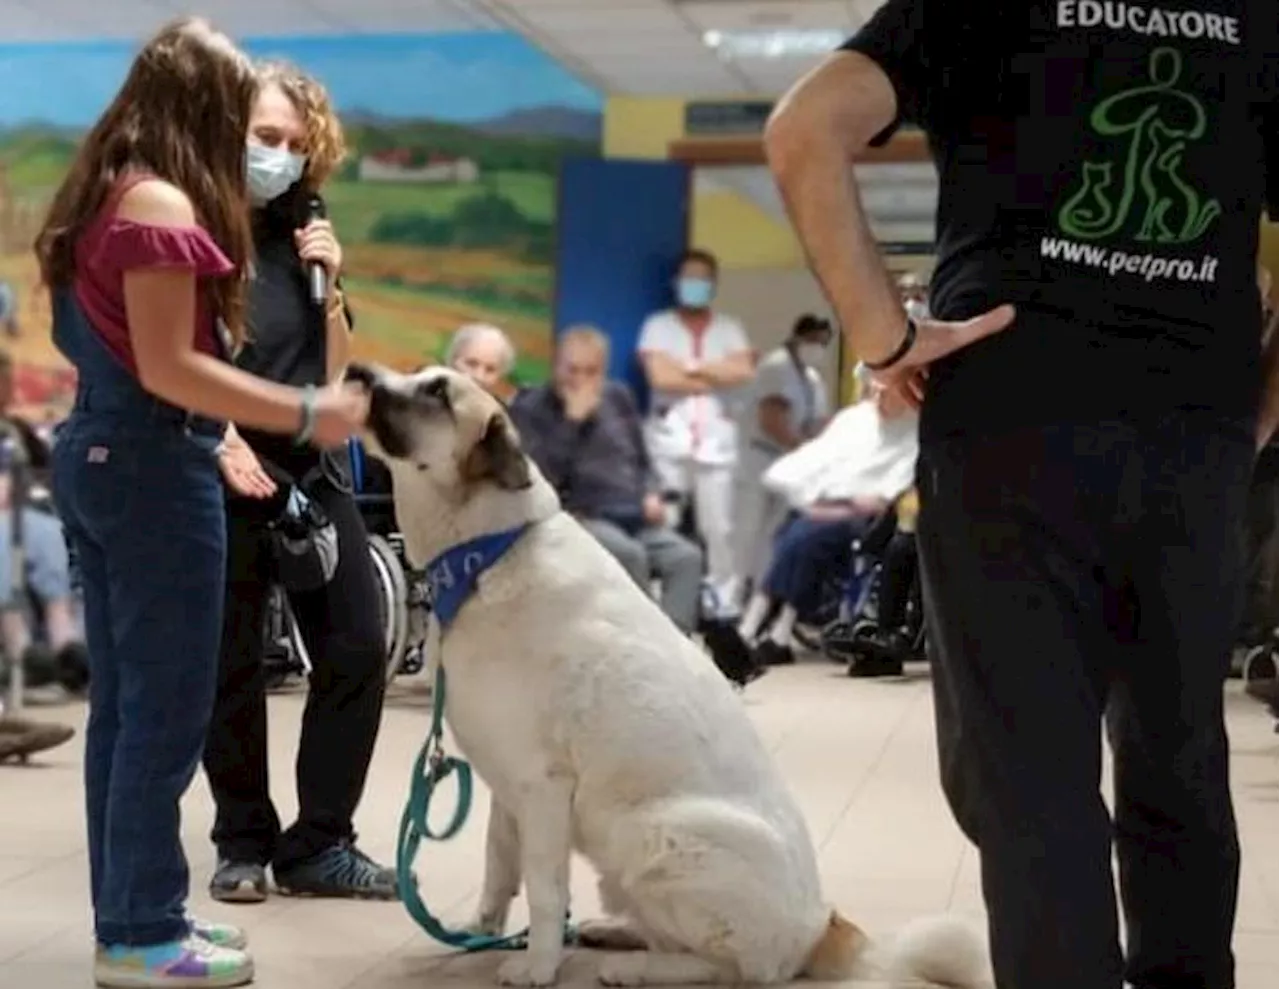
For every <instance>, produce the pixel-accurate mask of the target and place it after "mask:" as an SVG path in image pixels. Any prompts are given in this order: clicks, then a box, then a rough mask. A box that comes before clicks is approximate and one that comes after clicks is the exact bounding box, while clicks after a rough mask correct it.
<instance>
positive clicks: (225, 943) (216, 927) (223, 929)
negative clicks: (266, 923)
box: [187, 914, 249, 951]
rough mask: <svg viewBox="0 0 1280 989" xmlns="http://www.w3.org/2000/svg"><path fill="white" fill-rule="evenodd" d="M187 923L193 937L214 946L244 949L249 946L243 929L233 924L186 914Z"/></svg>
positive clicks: (237, 949) (235, 949)
mask: <svg viewBox="0 0 1280 989" xmlns="http://www.w3.org/2000/svg"><path fill="white" fill-rule="evenodd" d="M187 923H188V924H190V925H191V934H192V936H193V937H198V938H199V939H200V940H201V941H208V942H209V943H210V944H212V945H214V946H215V947H218V948H230V949H231V950H232V951H244V949H245V948H247V947H248V946H249V939H248V938H247V937H246V936H245V933H244V931H243V930H242V929H241V928H239V927H237V926H236V925H235V924H220V923H218V922H217V921H216V920H202V919H201V918H199V917H192V916H191V915H190V914H188V915H187Z"/></svg>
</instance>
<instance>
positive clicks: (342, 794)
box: [204, 482, 386, 867]
mask: <svg viewBox="0 0 1280 989" xmlns="http://www.w3.org/2000/svg"><path fill="white" fill-rule="evenodd" d="M309 494H310V496H311V497H312V499H313V500H314V501H316V502H317V503H318V504H319V505H320V506H321V507H322V508H323V509H324V511H325V512H326V513H327V514H328V516H329V518H330V520H331V521H332V522H333V524H334V527H335V529H336V530H337V534H338V544H339V561H338V568H337V571H336V572H335V573H334V576H333V579H332V580H331V581H330V582H329V584H328V585H326V586H325V587H324V588H322V589H321V590H318V591H313V592H308V593H305V594H294V595H291V597H290V604H291V605H292V607H293V612H294V615H295V616H296V617H297V620H298V624H299V627H300V629H301V632H302V637H303V640H304V642H305V644H306V647H307V652H308V653H309V654H310V657H311V662H312V666H313V669H312V673H311V682H310V691H309V694H308V696H307V704H306V708H305V710H304V711H303V715H302V738H301V740H300V742H299V746H298V761H297V786H298V808H299V811H298V820H297V822H296V823H295V824H294V825H293V826H292V827H290V828H289V829H288V830H287V831H285V832H283V833H281V829H280V818H279V816H278V815H277V813H276V810H275V807H274V805H273V804H272V802H271V796H270V789H269V783H268V778H267V700H266V676H265V672H264V670H263V665H262V656H263V633H264V625H263V623H264V620H265V615H266V605H267V597H268V593H269V590H270V587H271V584H272V581H273V572H272V560H271V554H270V547H269V544H268V540H267V537H266V531H265V529H264V527H263V522H262V519H261V514H262V513H261V511H260V510H255V507H256V506H254V505H253V504H252V503H247V502H246V501H244V500H243V499H236V498H228V500H227V505H228V518H227V538H228V543H229V545H228V554H227V594H226V610H225V617H224V625H223V636H222V656H221V668H220V671H219V679H218V696H217V700H216V702H215V704H214V710H213V721H212V724H211V726H210V731H209V739H208V742H207V744H206V746H205V754H204V768H205V772H206V773H207V774H208V777H209V784H210V787H211V789H212V790H213V797H214V801H215V802H216V804H217V818H216V821H215V824H214V828H213V842H214V844H215V845H216V846H217V848H218V853H219V856H220V857H222V858H224V859H230V860H232V861H235V862H256V863H261V864H264V865H265V864H267V863H274V864H275V865H276V866H278V867H283V866H287V865H289V864H290V863H294V862H297V861H300V860H302V859H305V858H308V857H310V856H312V855H315V854H316V853H318V852H320V851H323V850H324V849H326V848H328V847H330V846H331V845H333V844H335V843H337V842H339V841H342V840H347V839H354V837H355V835H354V831H353V827H352V818H353V816H354V814H355V810H356V805H357V804H358V803H359V802H360V797H361V795H362V794H363V792H364V784H365V777H366V776H367V774H368V770H369V762H370V760H371V759H372V757H373V746H374V742H375V741H376V739H377V735H378V725H379V722H380V720H381V717H382V699H383V693H384V688H385V684H386V677H385V648H384V644H383V636H384V633H383V629H382V625H381V618H380V615H379V604H378V590H377V585H376V582H375V580H376V578H375V576H374V572H373V566H372V563H371V561H370V559H369V551H368V549H367V543H366V535H365V528H364V522H363V520H362V519H361V517H360V513H359V510H358V509H357V508H356V505H355V502H354V501H353V500H352V498H351V496H350V495H348V494H345V493H343V492H341V491H339V490H338V489H337V488H334V487H332V486H331V485H329V484H327V483H326V482H320V483H318V484H317V485H315V489H314V490H313V491H310V492H309Z"/></svg>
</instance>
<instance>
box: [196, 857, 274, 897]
mask: <svg viewBox="0 0 1280 989" xmlns="http://www.w3.org/2000/svg"><path fill="white" fill-rule="evenodd" d="M209 895H210V896H211V897H213V898H214V899H215V900H217V901H219V902H220V903H262V902H263V901H264V900H266V898H267V870H266V869H265V868H264V867H263V866H261V865H258V863H257V862H228V861H227V860H226V859H220V860H219V861H218V868H217V869H215V870H214V873H213V878H212V879H210V880H209Z"/></svg>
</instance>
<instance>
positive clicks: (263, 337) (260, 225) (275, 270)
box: [236, 193, 350, 476]
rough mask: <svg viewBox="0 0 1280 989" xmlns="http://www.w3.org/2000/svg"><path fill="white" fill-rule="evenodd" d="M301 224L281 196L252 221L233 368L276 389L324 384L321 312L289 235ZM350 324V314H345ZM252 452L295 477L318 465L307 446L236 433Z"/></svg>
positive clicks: (290, 199)
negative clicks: (249, 272) (244, 330)
mask: <svg viewBox="0 0 1280 989" xmlns="http://www.w3.org/2000/svg"><path fill="white" fill-rule="evenodd" d="M304 225H305V218H304V217H303V214H302V212H301V207H300V202H299V198H298V196H297V194H296V193H286V194H285V195H284V196H281V197H280V198H279V199H276V200H274V201H272V202H271V203H268V204H267V206H266V207H264V208H262V209H259V210H255V212H254V217H253V240H254V248H255V251H256V257H255V259H254V269H253V281H252V282H251V284H250V286H249V300H248V318H247V324H248V331H249V332H248V339H247V341H246V343H245V345H244V347H243V348H241V350H240V353H239V354H237V355H236V365H237V366H238V367H240V368H243V369H244V370H246V371H249V372H250V373H252V374H256V375H258V376H259V377H262V378H266V379H267V380H269V381H275V382H278V383H280V384H285V385H293V386H295V387H301V386H303V385H315V386H317V387H319V386H322V385H323V384H325V379H326V368H325V362H326V357H327V347H326V345H325V337H326V321H325V314H324V312H323V310H321V309H319V308H318V307H316V306H314V305H312V303H311V299H310V289H309V287H308V284H307V272H306V268H305V266H304V265H303V263H302V261H301V259H300V258H299V257H298V248H297V245H296V243H295V241H294V232H295V231H296V230H298V229H300V228H301V227H302V226H304ZM347 315H348V319H350V312H348V314H347ZM240 432H241V434H242V435H243V436H244V438H245V440H246V441H247V442H248V443H249V445H250V446H252V447H253V448H254V450H256V451H258V452H259V453H260V454H263V455H265V456H267V457H268V458H270V459H271V460H273V461H275V462H276V463H277V464H279V466H281V467H283V468H284V469H285V470H287V471H289V472H290V473H292V474H295V476H296V475H297V474H299V473H302V472H304V471H305V469H307V468H308V467H309V466H311V465H314V464H315V463H316V462H317V460H318V454H316V453H315V451H314V450H313V449H312V448H310V447H305V446H304V447H301V448H299V447H295V446H294V445H293V442H292V441H291V440H290V439H289V438H288V437H282V436H277V435H275V434H271V433H262V432H259V431H257V430H249V429H241V430H240Z"/></svg>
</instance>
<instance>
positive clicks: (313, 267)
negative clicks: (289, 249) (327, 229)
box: [307, 196, 329, 309]
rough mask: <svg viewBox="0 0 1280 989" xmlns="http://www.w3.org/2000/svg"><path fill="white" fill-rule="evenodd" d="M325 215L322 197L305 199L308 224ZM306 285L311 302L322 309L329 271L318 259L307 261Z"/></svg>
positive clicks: (327, 293) (327, 294) (324, 303)
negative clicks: (309, 292)
mask: <svg viewBox="0 0 1280 989" xmlns="http://www.w3.org/2000/svg"><path fill="white" fill-rule="evenodd" d="M327 215H328V213H327V212H326V211H325V208H324V200H323V199H321V198H320V197H319V196H312V197H311V198H310V199H308V200H307V223H308V224H310V223H313V222H315V221H316V220H323V219H324V218H325V217H326V216H327ZM307 287H308V288H309V289H310V291H311V304H312V305H313V306H316V307H317V308H319V309H323V308H324V307H325V305H326V304H327V303H328V301H329V273H328V272H327V271H325V270H324V265H322V264H321V263H320V262H319V261H308V262H307Z"/></svg>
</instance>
